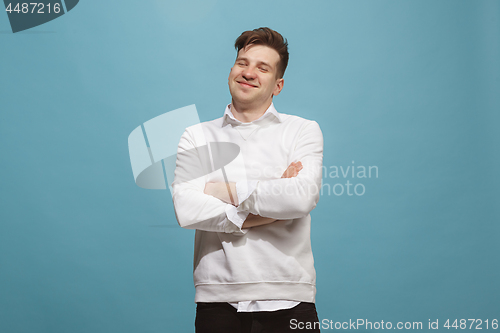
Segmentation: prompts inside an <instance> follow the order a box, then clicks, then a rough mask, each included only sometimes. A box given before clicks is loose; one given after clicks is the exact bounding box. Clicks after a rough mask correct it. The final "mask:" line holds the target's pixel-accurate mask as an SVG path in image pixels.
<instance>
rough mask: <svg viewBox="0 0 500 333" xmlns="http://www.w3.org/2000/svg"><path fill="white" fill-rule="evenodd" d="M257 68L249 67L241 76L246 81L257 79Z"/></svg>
mask: <svg viewBox="0 0 500 333" xmlns="http://www.w3.org/2000/svg"><path fill="white" fill-rule="evenodd" d="M255 69H256V67H255V66H247V67H246V68H245V70H244V71H243V73H242V74H241V75H242V76H243V78H245V80H253V79H255V77H256V73H255Z"/></svg>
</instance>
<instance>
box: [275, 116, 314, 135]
mask: <svg viewBox="0 0 500 333" xmlns="http://www.w3.org/2000/svg"><path fill="white" fill-rule="evenodd" d="M279 115H280V119H281V123H282V124H283V125H284V126H286V127H289V128H291V129H295V130H297V131H302V130H310V131H320V132H321V128H320V126H319V124H318V122H317V121H315V120H310V119H305V118H302V117H299V116H295V115H291V114H286V113H280V114H279Z"/></svg>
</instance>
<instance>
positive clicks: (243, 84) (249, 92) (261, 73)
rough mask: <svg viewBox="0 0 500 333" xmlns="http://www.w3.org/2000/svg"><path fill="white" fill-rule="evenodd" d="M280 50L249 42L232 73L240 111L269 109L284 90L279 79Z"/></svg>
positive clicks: (236, 104)
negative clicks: (274, 98)
mask: <svg viewBox="0 0 500 333" xmlns="http://www.w3.org/2000/svg"><path fill="white" fill-rule="evenodd" d="M279 60H280V56H279V54H278V52H276V51H275V50H274V49H272V48H270V47H268V46H263V45H249V46H247V47H246V48H244V49H241V50H240V51H239V52H238V57H237V58H236V61H235V63H234V66H233V67H232V68H231V72H230V73H229V79H228V81H229V91H230V92H231V96H232V98H233V101H232V104H233V105H234V106H235V108H236V109H237V110H240V111H244V110H264V111H265V110H266V109H267V108H268V107H269V106H270V105H271V103H272V99H273V96H276V95H278V94H279V93H280V92H281V89H283V79H282V78H277V66H278V62H279Z"/></svg>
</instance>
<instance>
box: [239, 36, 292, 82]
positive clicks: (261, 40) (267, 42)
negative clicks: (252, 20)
mask: <svg viewBox="0 0 500 333" xmlns="http://www.w3.org/2000/svg"><path fill="white" fill-rule="evenodd" d="M248 45H264V46H268V47H270V48H272V49H274V50H275V51H276V52H278V54H279V56H280V61H278V68H277V73H276V74H277V77H278V78H280V79H281V78H282V77H283V75H285V70H286V66H287V65H288V42H287V40H286V39H285V38H283V36H281V34H280V33H279V32H276V31H274V30H272V29H269V28H258V29H254V30H248V31H245V32H243V33H242V34H241V35H240V37H238V38H237V39H236V42H235V43H234V47H235V48H236V50H237V52H240V50H241V49H244V48H245V47H247V46H248Z"/></svg>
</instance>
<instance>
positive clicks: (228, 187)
mask: <svg viewBox="0 0 500 333" xmlns="http://www.w3.org/2000/svg"><path fill="white" fill-rule="evenodd" d="M300 170H302V163H301V162H300V161H298V162H292V163H291V164H290V165H289V166H288V168H287V169H286V170H285V172H284V173H283V175H282V176H281V178H292V177H296V176H297V175H298V174H299V171H300ZM203 193H205V194H208V195H211V196H213V197H216V198H217V199H219V200H222V201H223V202H225V203H228V204H232V205H234V206H236V207H237V206H238V205H239V202H238V196H237V195H236V183H225V182H215V183H207V184H206V185H205V189H204V191H203ZM274 221H276V219H273V218H270V217H263V216H260V215H254V214H252V213H250V214H248V217H247V218H246V220H245V222H244V223H243V226H242V227H241V228H242V229H248V228H252V227H258V226H261V225H265V224H270V223H273V222H274Z"/></svg>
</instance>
